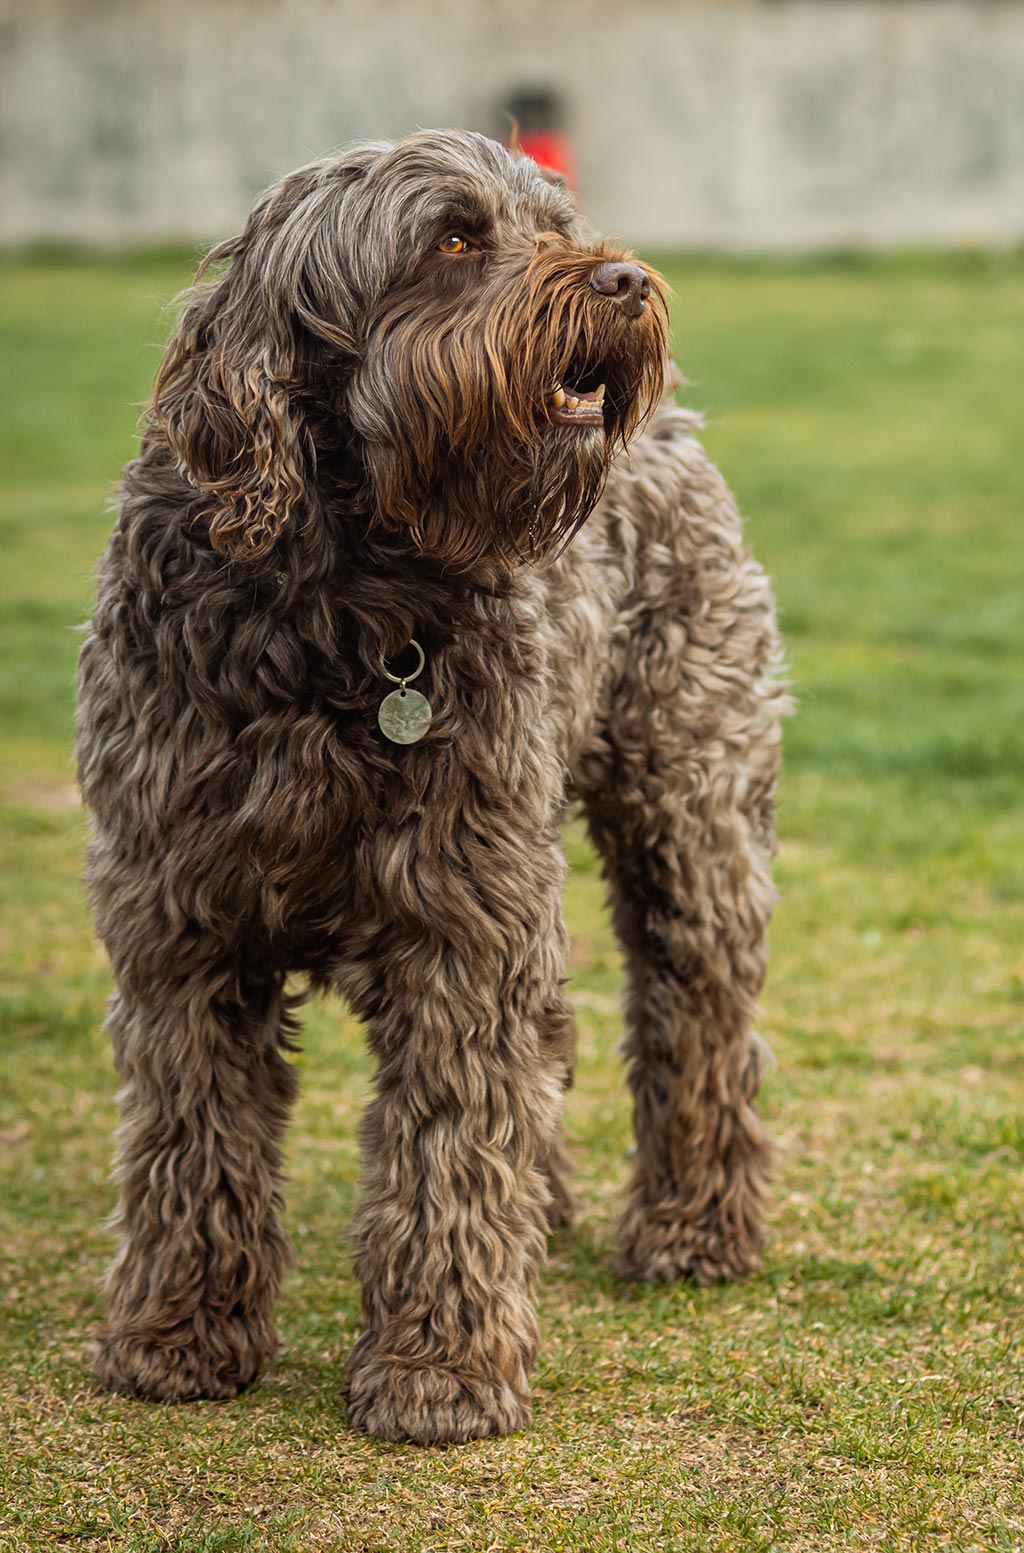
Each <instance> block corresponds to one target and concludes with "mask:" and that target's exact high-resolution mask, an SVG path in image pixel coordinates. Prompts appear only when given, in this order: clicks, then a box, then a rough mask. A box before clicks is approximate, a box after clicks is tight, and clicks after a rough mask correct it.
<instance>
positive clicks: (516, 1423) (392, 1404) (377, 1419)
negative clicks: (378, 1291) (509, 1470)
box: [345, 1344, 531, 1445]
mask: <svg viewBox="0 0 1024 1553" xmlns="http://www.w3.org/2000/svg"><path fill="white" fill-rule="evenodd" d="M361 1346H362V1345H361V1344H360V1345H357V1347H356V1349H355V1350H354V1351H353V1354H352V1357H351V1359H350V1360H349V1370H348V1386H347V1390H346V1398H345V1400H346V1402H347V1403H348V1412H349V1418H350V1419H351V1421H352V1424H353V1425H354V1427H355V1428H357V1429H363V1430H365V1432H366V1433H367V1434H372V1435H375V1436H376V1438H377V1439H379V1440H411V1441H413V1443H414V1444H416V1445H462V1444H464V1443H465V1442H466V1441H467V1440H478V1439H483V1438H485V1437H486V1436H487V1435H492V1434H510V1433H512V1432H513V1431H514V1430H517V1429H526V1428H528V1427H529V1424H530V1417H531V1414H530V1404H529V1400H528V1398H527V1397H526V1396H525V1395H521V1394H519V1393H517V1392H516V1391H515V1390H513V1388H512V1387H511V1386H510V1385H509V1384H508V1382H507V1381H504V1380H502V1379H501V1378H495V1377H488V1378H487V1379H484V1378H483V1377H480V1376H463V1375H460V1374H459V1372H458V1371H457V1370H455V1369H445V1368H442V1367H440V1366H434V1365H413V1364H401V1363H398V1362H396V1361H394V1360H388V1359H381V1358H377V1357H376V1356H375V1355H374V1354H373V1352H372V1350H369V1349H366V1350H363V1352H360V1348H361Z"/></svg>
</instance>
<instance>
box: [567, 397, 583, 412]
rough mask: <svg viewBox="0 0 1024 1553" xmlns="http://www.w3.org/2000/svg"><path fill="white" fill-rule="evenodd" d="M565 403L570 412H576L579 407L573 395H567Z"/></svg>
mask: <svg viewBox="0 0 1024 1553" xmlns="http://www.w3.org/2000/svg"><path fill="white" fill-rule="evenodd" d="M565 402H566V404H567V405H568V406H569V409H570V410H578V409H579V407H580V402H579V400H578V399H577V398H576V395H575V394H569V395H568V397H567V398H566V401H565Z"/></svg>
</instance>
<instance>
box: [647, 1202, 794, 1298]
mask: <svg viewBox="0 0 1024 1553" xmlns="http://www.w3.org/2000/svg"><path fill="white" fill-rule="evenodd" d="M763 1246H764V1236H763V1233H762V1231H761V1229H760V1227H759V1226H757V1227H755V1226H753V1225H751V1226H748V1227H747V1228H746V1229H745V1230H744V1231H739V1230H737V1229H736V1228H735V1227H734V1226H731V1225H729V1226H725V1225H723V1224H722V1222H721V1221H720V1220H718V1219H716V1218H715V1217H714V1216H704V1217H702V1218H701V1219H700V1220H698V1221H689V1222H688V1221H687V1220H686V1219H684V1218H681V1217H669V1216H668V1215H665V1214H664V1213H662V1212H659V1213H655V1212H650V1213H644V1212H643V1211H642V1210H638V1209H634V1210H631V1211H630V1212H629V1213H627V1215H626V1217H625V1218H624V1220H623V1222H622V1225H621V1228H620V1232H619V1263H618V1270H619V1272H620V1273H621V1274H622V1275H623V1277H626V1278H637V1279H640V1280H641V1281H642V1282H645V1283H672V1282H675V1281H676V1280H677V1279H687V1280H689V1282H691V1283H695V1284H698V1285H700V1286H701V1287H705V1286H707V1285H709V1284H713V1283H730V1282H733V1281H738V1280H739V1279H742V1278H748V1277H749V1276H750V1274H751V1273H755V1272H757V1270H758V1268H759V1267H760V1266H761V1253H762V1250H763Z"/></svg>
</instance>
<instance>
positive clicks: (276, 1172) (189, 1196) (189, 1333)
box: [95, 950, 296, 1402]
mask: <svg viewBox="0 0 1024 1553" xmlns="http://www.w3.org/2000/svg"><path fill="white" fill-rule="evenodd" d="M182 953H183V956H184V954H185V951H184V950H183V951H182ZM144 974H145V973H144V972H139V973H138V974H137V975H136V976H135V977H134V978H133V979H132V981H133V985H131V986H130V987H129V986H127V985H126V986H123V987H122V992H121V995H120V996H119V997H118V998H115V999H114V1001H113V1004H112V1008H111V1014H110V1019H109V1021H108V1023H109V1027H110V1031H111V1035H112V1037H113V1042H114V1053H115V1057H116V1059H117V1065H118V1068H119V1070H120V1073H121V1077H122V1079H123V1081H124V1083H123V1088H122V1090H121V1093H120V1096H119V1102H120V1108H121V1127H120V1131H119V1135H118V1136H119V1146H118V1154H117V1161H116V1167H115V1173H116V1176H117V1179H118V1182H119V1184H120V1198H119V1202H118V1210H117V1218H116V1223H117V1228H118V1230H119V1235H120V1245H119V1249H118V1254H117V1257H116V1259H115V1261H114V1264H113V1266H112V1268H111V1270H110V1273H109V1276H108V1279H107V1311H106V1320H105V1322H104V1324H103V1327H102V1330H101V1332H100V1336H99V1341H98V1343H97V1347H96V1354H95V1369H96V1374H97V1377H98V1378H99V1380H100V1381H101V1382H102V1383H103V1385H105V1386H107V1387H109V1388H110V1390H112V1391H120V1392H126V1393H127V1394H129V1395H131V1396H138V1397H145V1398H149V1399H151V1400H154V1401H164V1402H182V1401H186V1400H189V1399H190V1398H197V1397H216V1398H224V1397H232V1396H234V1395H235V1394H236V1393H237V1392H239V1391H241V1390H242V1389H243V1388H244V1387H245V1386H247V1385H248V1384H249V1383H250V1382H251V1381H253V1380H254V1379H255V1378H256V1376H257V1374H258V1373H259V1371H260V1369H261V1367H262V1365H263V1364H264V1363H265V1361H266V1360H267V1359H268V1358H270V1357H271V1356H272V1355H273V1353H274V1352H275V1350H276V1348H277V1333H276V1329H275V1325H274V1305H275V1303H276V1300H277V1295H278V1292H279V1290H280V1286H281V1279H282V1276H283V1274H284V1271H285V1268H286V1267H287V1264H288V1259H289V1255H290V1246H289V1242H288V1240H287V1237H286V1236H285V1234H284V1231H283V1229H282V1228H281V1225H280V1221H279V1212H280V1208H281V1198H282V1183H281V1154H280V1144H281V1137H282V1134H283V1132H284V1128H285V1123H286V1120H287V1114H288V1110H289V1108H290V1105H291V1102H292V1099H293V1097H294V1093H295V1087H296V1079H295V1073H294V1069H293V1068H292V1066H291V1064H290V1063H289V1062H287V1061H286V1060H285V1058H284V1057H283V1056H282V1054H281V1051H280V1043H281V1040H282V1028H283V1022H284V1008H285V1005H284V999H283V998H282V995H281V990H280V985H279V983H278V982H277V981H276V980H275V981H272V982H270V983H268V984H267V985H264V986H262V987H261V986H259V985H253V986H243V985H242V984H241V982H240V978H239V977H238V974H237V972H236V971H235V970H233V969H232V968H230V967H225V968H224V969H223V970H222V971H220V972H215V971H213V970H210V971H209V972H208V973H207V974H206V975H205V976H201V975H199V974H196V975H194V976H193V977H192V978H191V979H190V978H188V977H185V976H183V977H182V978H181V980H180V981H177V982H174V983H172V981H171V979H170V978H167V979H166V980H162V979H161V976H160V974H159V971H158V969H157V968H156V967H153V968H152V971H151V973H150V978H149V983H148V985H145V986H144V985H143V980H144Z"/></svg>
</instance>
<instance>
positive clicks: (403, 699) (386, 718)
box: [377, 686, 431, 744]
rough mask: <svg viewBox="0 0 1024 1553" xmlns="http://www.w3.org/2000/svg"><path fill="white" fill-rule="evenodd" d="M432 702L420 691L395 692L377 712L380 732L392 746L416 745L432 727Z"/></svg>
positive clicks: (384, 701)
mask: <svg viewBox="0 0 1024 1553" xmlns="http://www.w3.org/2000/svg"><path fill="white" fill-rule="evenodd" d="M430 717H431V712H430V702H429V701H428V700H427V698H426V696H421V695H420V693H419V691H418V690H406V689H405V687H404V686H403V687H402V689H401V690H393V691H392V692H391V694H390V695H389V696H385V697H384V699H383V701H382V702H381V704H380V709H379V711H378V712H377V722H378V724H379V725H380V731H381V733H382V734H383V735H384V737H385V738H386V739H390V740H391V742H392V744H415V743H416V740H417V739H422V737H423V735H424V734H425V733H426V731H427V729H428V728H429V727H430Z"/></svg>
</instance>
